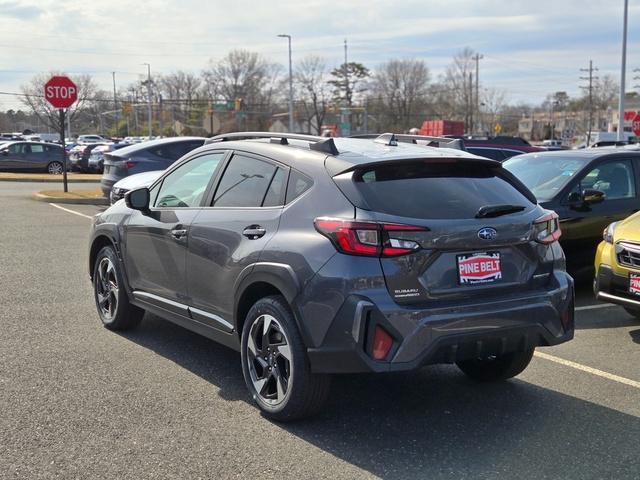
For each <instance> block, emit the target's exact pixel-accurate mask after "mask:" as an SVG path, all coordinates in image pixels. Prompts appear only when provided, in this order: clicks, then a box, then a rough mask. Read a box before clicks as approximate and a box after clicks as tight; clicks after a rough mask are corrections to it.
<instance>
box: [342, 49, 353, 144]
mask: <svg viewBox="0 0 640 480" xmlns="http://www.w3.org/2000/svg"><path fill="white" fill-rule="evenodd" d="M343 74H344V107H343V108H342V114H341V115H340V119H341V125H340V130H341V133H342V135H343V136H349V135H350V134H351V91H350V88H349V60H348V57H347V39H346V38H345V39H344V72H343Z"/></svg>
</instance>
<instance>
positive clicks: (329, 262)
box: [89, 133, 574, 421]
mask: <svg viewBox="0 0 640 480" xmlns="http://www.w3.org/2000/svg"><path fill="white" fill-rule="evenodd" d="M420 138H421V137H407V138H402V137H396V136H394V135H391V134H385V135H381V136H380V137H379V138H377V139H374V140H366V139H348V138H336V139H326V138H321V137H311V136H302V135H290V134H275V133H273V134H272V133H240V134H228V135H224V136H218V137H214V138H213V139H211V140H210V141H209V142H207V144H206V145H205V146H203V147H201V148H198V149H196V150H194V151H192V152H190V153H188V154H187V155H186V156H185V157H183V158H182V159H181V160H180V161H178V162H176V163H175V164H174V165H173V166H172V167H171V168H169V169H168V170H167V171H166V172H165V173H164V174H163V175H162V176H161V177H160V178H159V179H158V180H156V181H155V182H154V183H152V184H151V185H150V186H149V187H148V188H146V187H145V188H138V189H135V190H132V191H130V192H128V193H127V195H126V197H125V199H124V201H119V202H117V203H116V204H114V205H113V206H111V207H110V208H109V209H108V210H106V211H105V212H103V213H101V214H99V215H97V216H96V217H95V220H94V223H93V227H92V235H91V240H90V260H89V261H90V264H89V273H90V276H91V279H92V281H93V286H94V291H95V301H96V305H97V309H98V313H99V315H100V318H101V320H102V322H103V324H104V326H105V327H107V328H109V329H112V330H123V329H128V328H132V327H135V326H136V325H137V324H138V322H139V321H140V320H141V318H142V316H143V313H144V312H145V311H148V312H151V313H153V314H156V315H158V316H160V317H163V318H165V319H167V320H170V321H172V322H175V323H177V324H179V325H182V326H184V327H186V328H188V329H190V330H193V331H195V332H197V333H199V334H202V335H204V336H206V337H209V338H211V339H213V340H215V341H217V342H220V343H222V344H224V345H226V346H229V347H231V348H234V349H236V350H239V351H240V353H241V361H242V369H243V374H244V378H245V381H246V384H247V387H248V389H249V391H250V393H251V396H252V397H253V399H254V401H255V403H256V404H257V405H258V406H259V408H260V409H261V410H262V411H263V412H264V414H266V415H267V416H269V417H270V418H273V419H276V420H281V421H285V420H293V419H296V418H301V417H304V416H307V415H310V414H312V413H314V412H316V411H317V410H318V409H319V408H320V407H321V406H322V404H323V403H324V401H325V400H326V399H327V397H328V395H329V384H330V374H335V373H347V372H391V371H400V370H411V369H416V368H418V367H421V366H423V365H427V364H434V363H455V364H456V365H458V367H459V368H460V369H461V370H462V371H463V372H464V373H465V374H467V375H468V376H469V377H471V378H473V379H476V380H478V381H493V380H503V379H507V378H510V377H513V376H515V375H518V374H519V373H520V372H522V371H523V370H524V369H525V368H526V366H527V365H528V364H529V362H530V360H531V358H532V355H533V352H534V349H535V348H536V347H538V346H547V345H556V344H559V343H562V342H566V341H568V340H570V339H571V338H572V337H573V331H574V325H573V320H574V291H573V280H572V279H571V277H570V276H569V275H567V273H566V272H565V259H564V254H563V252H562V249H561V248H560V245H559V243H558V238H559V237H560V228H559V223H558V218H557V215H556V214H555V213H554V212H551V211H548V210H544V209H543V208H541V207H540V206H539V205H538V204H537V203H536V199H535V197H534V196H533V195H532V194H531V192H530V191H529V190H527V188H526V187H525V186H524V185H523V184H522V183H521V182H520V181H518V180H517V179H516V178H514V177H513V176H512V175H511V174H510V173H509V172H508V171H506V170H505V169H503V168H502V166H501V165H500V163H499V162H496V161H493V160H488V159H485V158H481V157H477V156H474V155H471V154H468V153H466V152H464V151H460V150H454V149H451V148H436V147H429V146H424V145H419V144H416V143H420V142H419V140H420ZM407 139H408V140H409V141H411V142H413V143H408V142H405V141H400V140H407ZM440 145H442V144H440Z"/></svg>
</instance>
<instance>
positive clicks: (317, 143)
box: [205, 132, 340, 155]
mask: <svg viewBox="0 0 640 480" xmlns="http://www.w3.org/2000/svg"><path fill="white" fill-rule="evenodd" d="M251 138H268V139H270V143H277V144H280V145H289V141H288V140H302V141H304V142H309V149H310V150H314V151H316V152H323V153H327V154H329V155H338V154H339V153H340V152H339V151H338V148H337V147H336V144H335V142H334V141H333V138H331V137H319V136H315V135H304V134H301V133H276V132H232V133H223V134H221V135H216V136H215V137H211V138H210V139H208V140H207V141H206V142H205V144H210V143H217V142H228V141H230V140H243V139H251Z"/></svg>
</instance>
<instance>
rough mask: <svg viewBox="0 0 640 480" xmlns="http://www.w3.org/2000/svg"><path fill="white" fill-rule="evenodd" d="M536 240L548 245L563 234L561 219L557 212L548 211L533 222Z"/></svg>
mask: <svg viewBox="0 0 640 480" xmlns="http://www.w3.org/2000/svg"><path fill="white" fill-rule="evenodd" d="M533 228H534V235H535V238H534V240H535V241H536V242H538V243H544V244H545V245H548V244H550V243H553V242H555V241H556V240H558V239H559V238H560V235H562V230H560V221H559V220H558V214H557V213H556V212H551V211H549V212H547V213H546V214H544V215H543V216H541V217H540V218H538V219H537V220H536V221H535V222H533Z"/></svg>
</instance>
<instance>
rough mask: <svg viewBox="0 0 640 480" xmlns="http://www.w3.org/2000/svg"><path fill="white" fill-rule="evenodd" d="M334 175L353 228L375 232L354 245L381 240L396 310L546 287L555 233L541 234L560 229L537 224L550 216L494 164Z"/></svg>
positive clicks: (439, 162)
mask: <svg viewBox="0 0 640 480" xmlns="http://www.w3.org/2000/svg"><path fill="white" fill-rule="evenodd" d="M339 177H342V178H336V180H337V182H336V183H337V184H338V185H339V186H341V189H342V190H343V192H345V194H346V195H347V196H348V197H350V199H351V200H352V201H353V203H354V204H355V205H356V207H357V208H356V222H355V223H356V224H357V223H358V222H365V223H364V225H366V222H375V223H374V224H377V225H379V226H380V227H379V232H378V237H377V238H376V239H373V237H367V236H366V235H364V234H362V233H357V232H356V237H354V238H359V239H362V240H364V241H365V242H366V241H371V243H373V240H375V241H379V242H380V244H381V250H380V263H381V266H382V270H383V272H384V277H385V281H386V284H387V288H388V290H389V293H390V294H391V296H392V297H393V299H394V300H395V301H396V302H397V303H399V304H406V305H416V304H420V303H425V302H428V303H430V304H432V303H433V302H442V303H453V302H454V301H455V304H458V303H464V302H473V301H476V300H478V299H486V298H487V297H497V296H501V295H505V294H508V293H510V292H518V291H522V290H523V289H532V288H536V287H538V286H540V283H541V282H546V281H547V280H548V277H549V274H550V272H551V269H552V266H553V255H552V254H551V250H550V249H549V247H548V243H551V242H552V241H555V240H556V239H557V235H559V232H558V234H557V235H556V236H555V237H554V238H550V236H549V235H547V233H545V232H546V231H545V230H544V228H546V227H547V226H549V225H551V223H552V225H551V227H550V228H551V229H553V228H557V220H556V219H555V218H553V219H551V218H547V219H546V220H545V219H543V218H542V217H544V216H545V215H550V214H549V213H548V212H547V213H545V211H544V210H542V208H541V207H539V206H537V204H536V203H535V198H534V197H533V195H532V194H531V192H529V191H528V190H527V189H526V187H524V186H523V185H522V184H520V183H519V182H518V181H517V180H515V179H514V178H513V177H512V176H511V175H510V174H509V173H508V172H506V171H505V170H504V169H502V167H501V166H500V165H499V164H498V163H497V162H489V161H480V162H479V161H476V160H473V159H428V160H417V161H411V162H394V163H393V164H383V165H371V166H369V167H367V166H365V167H363V168H360V169H357V170H355V171H352V172H347V173H345V174H342V175H340V176H339ZM347 181H348V182H350V183H351V185H350V186H349V187H347V188H344V187H345V185H346V182H347ZM550 220H551V223H549V221H550ZM537 221H539V222H538V223H536V222H537ZM545 222H546V223H545ZM365 228H366V227H365ZM541 234H542V235H541ZM536 238H538V239H543V240H545V241H546V243H545V242H541V241H537V240H536Z"/></svg>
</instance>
